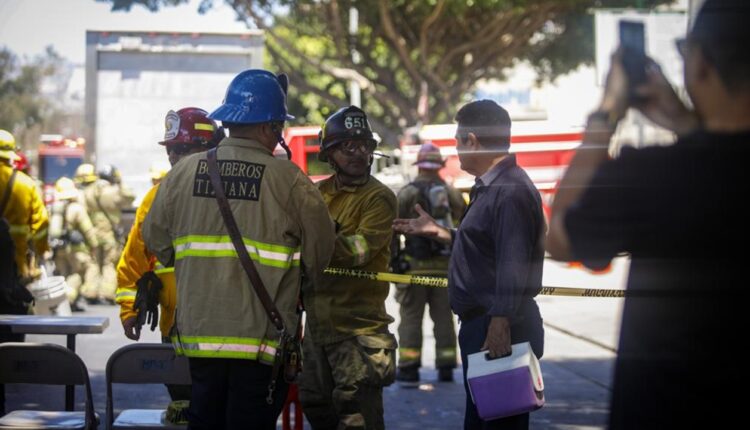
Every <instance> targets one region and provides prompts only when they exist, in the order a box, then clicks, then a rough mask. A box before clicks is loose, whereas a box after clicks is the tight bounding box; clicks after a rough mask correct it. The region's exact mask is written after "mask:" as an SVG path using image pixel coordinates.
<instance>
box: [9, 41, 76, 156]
mask: <svg viewBox="0 0 750 430" xmlns="http://www.w3.org/2000/svg"><path fill="white" fill-rule="evenodd" d="M61 62H62V59H61V58H60V56H59V55H58V54H57V53H56V52H55V51H54V50H52V49H51V48H47V52H46V54H45V55H44V56H40V57H37V58H35V59H33V60H32V61H27V62H24V61H19V59H18V58H17V57H16V56H15V54H13V52H11V51H10V50H9V49H7V48H4V47H0V128H3V129H6V130H9V131H11V132H12V133H14V134H15V135H16V140H17V141H19V142H22V141H24V140H25V139H24V137H25V136H26V135H27V134H28V133H34V132H35V133H36V134H38V130H39V129H40V128H41V127H42V126H43V124H45V123H46V122H48V121H50V120H52V119H53V118H58V117H59V112H58V111H57V110H56V109H55V108H54V107H53V104H52V103H51V101H50V100H47V99H46V98H45V97H44V96H43V95H42V94H41V86H42V83H43V81H44V79H45V78H48V77H50V76H53V75H54V74H55V73H57V71H58V70H59V68H60V65H61Z"/></svg>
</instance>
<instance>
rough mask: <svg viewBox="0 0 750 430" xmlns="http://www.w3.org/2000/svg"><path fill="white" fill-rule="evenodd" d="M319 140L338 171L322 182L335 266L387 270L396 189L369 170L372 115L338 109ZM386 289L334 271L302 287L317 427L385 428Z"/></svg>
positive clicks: (312, 417) (309, 390)
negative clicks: (333, 236) (332, 225)
mask: <svg viewBox="0 0 750 430" xmlns="http://www.w3.org/2000/svg"><path fill="white" fill-rule="evenodd" d="M319 140H320V153H319V157H320V159H321V161H324V162H326V161H327V162H328V163H329V164H330V166H331V168H332V169H333V170H334V172H335V174H334V175H333V176H331V177H330V178H328V179H325V180H323V181H321V182H319V183H318V189H319V190H320V192H321V194H322V195H323V199H324V200H325V202H326V204H327V205H328V211H329V212H330V214H331V217H332V218H333V220H334V222H335V224H336V247H335V248H334V253H333V257H331V267H340V268H350V269H361V270H368V271H373V272H383V271H387V269H388V262H389V258H390V242H391V237H392V233H391V223H392V221H393V219H394V218H395V216H396V206H397V204H396V196H395V195H394V194H393V192H392V191H391V190H390V189H388V187H386V186H385V185H383V184H382V183H380V181H378V180H377V179H375V178H373V177H372V176H370V166H371V165H372V162H373V151H374V150H375V147H376V146H377V142H376V140H375V139H374V136H373V133H372V130H371V128H370V124H369V122H368V121H367V115H366V114H365V112H364V111H362V110H361V109H359V108H357V107H355V106H349V107H346V108H342V109H340V110H338V111H337V112H335V113H334V114H333V115H331V116H330V117H329V118H328V119H327V120H326V122H325V124H324V125H323V129H322V131H321V133H320V135H319ZM388 288H389V286H388V284H387V283H386V282H378V281H373V280H369V279H350V278H343V277H335V276H324V277H323V278H322V279H321V282H320V283H317V284H313V285H312V286H306V287H305V290H304V293H303V301H304V304H305V309H306V311H307V324H306V327H305V341H304V343H303V347H304V350H303V352H304V354H303V356H304V357H305V359H304V361H303V371H302V379H301V381H300V399H301V401H302V406H303V407H302V409H303V410H304V412H305V416H306V417H307V419H308V420H309V421H310V423H311V424H312V426H313V428H339V429H344V428H368V429H382V428H384V422H383V387H384V386H387V385H390V384H391V383H392V382H393V380H394V377H395V357H394V354H395V350H396V347H397V344H396V338H395V337H394V336H393V334H391V333H390V332H389V331H388V324H390V323H391V322H393V318H391V316H390V315H388V314H387V313H386V311H385V299H386V297H387V296H388Z"/></svg>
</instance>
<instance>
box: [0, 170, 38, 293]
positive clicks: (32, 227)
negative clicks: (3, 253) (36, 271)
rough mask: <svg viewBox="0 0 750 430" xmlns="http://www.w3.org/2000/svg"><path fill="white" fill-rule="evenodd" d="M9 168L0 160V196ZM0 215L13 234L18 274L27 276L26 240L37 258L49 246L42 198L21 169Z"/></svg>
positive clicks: (28, 270)
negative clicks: (30, 244)
mask: <svg viewBox="0 0 750 430" xmlns="http://www.w3.org/2000/svg"><path fill="white" fill-rule="evenodd" d="M12 174H13V168H12V167H11V166H9V165H7V164H5V163H3V162H0V199H2V197H3V194H4V193H5V189H6V188H7V187H8V183H9V181H10V176H11V175H12ZM0 217H2V218H5V219H6V220H7V221H8V224H9V225H10V235H11V237H12V238H13V242H14V244H15V250H16V255H15V259H16V265H17V266H18V276H19V277H20V278H28V277H29V276H32V275H33V274H32V273H31V272H32V270H31V268H30V267H29V264H28V263H27V261H26V251H27V250H28V244H29V242H31V243H32V245H33V248H34V252H35V253H36V255H37V256H39V258H41V256H42V254H44V251H47V250H48V249H49V246H48V244H47V227H48V224H49V217H48V216H47V210H46V209H45V207H44V202H43V201H42V199H41V197H40V196H39V192H38V191H37V187H36V184H35V183H34V180H33V179H31V178H30V177H29V176H27V175H26V174H25V173H23V172H20V171H19V172H18V173H16V179H15V180H14V182H13V190H12V191H11V193H10V197H9V199H8V203H7V205H6V206H5V211H4V213H2V214H0Z"/></svg>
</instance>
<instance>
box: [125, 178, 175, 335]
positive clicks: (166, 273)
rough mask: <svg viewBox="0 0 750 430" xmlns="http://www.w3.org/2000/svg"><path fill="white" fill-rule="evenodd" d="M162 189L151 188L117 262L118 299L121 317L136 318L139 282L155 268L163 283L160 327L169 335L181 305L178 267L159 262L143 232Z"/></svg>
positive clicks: (136, 214) (137, 212)
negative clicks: (178, 305) (175, 313)
mask: <svg viewBox="0 0 750 430" xmlns="http://www.w3.org/2000/svg"><path fill="white" fill-rule="evenodd" d="M158 189H159V186H158V185H155V186H153V187H152V188H151V189H150V190H148V193H146V196H145V197H143V201H142V202H141V205H140V206H138V209H137V210H136V211H135V221H133V227H132V228H131V229H130V235H128V241H127V242H126V243H125V247H124V248H123V250H122V254H121V255H120V261H119V262H118V263H117V291H116V292H115V294H116V296H115V302H116V303H118V304H119V305H120V320H122V321H125V320H126V319H128V318H131V317H135V316H136V315H137V313H136V311H135V309H133V303H134V302H135V295H136V292H137V291H138V287H136V285H135V283H136V281H138V280H139V279H140V278H141V276H143V274H144V273H146V272H148V271H152V270H153V272H154V273H155V274H156V276H158V277H159V279H160V280H161V283H162V289H161V292H160V293H159V307H160V309H159V330H160V331H161V335H162V336H164V337H168V336H169V330H170V329H171V328H172V325H173V324H174V311H175V306H176V304H177V291H176V281H175V277H174V268H173V267H164V266H162V265H161V264H159V263H158V262H157V261H156V257H154V256H153V255H152V254H151V253H150V252H148V250H147V249H146V245H145V244H144V243H143V235H142V233H141V227H142V226H143V220H144V219H145V218H146V214H148V211H149V209H151V205H152V204H153V202H154V196H156V190H158Z"/></svg>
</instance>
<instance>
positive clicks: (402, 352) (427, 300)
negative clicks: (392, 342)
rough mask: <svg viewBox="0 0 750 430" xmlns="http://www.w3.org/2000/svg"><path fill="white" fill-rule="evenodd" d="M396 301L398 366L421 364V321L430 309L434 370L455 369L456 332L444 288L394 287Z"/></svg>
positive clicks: (417, 365)
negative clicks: (397, 306) (426, 308)
mask: <svg viewBox="0 0 750 430" xmlns="http://www.w3.org/2000/svg"><path fill="white" fill-rule="evenodd" d="M396 301H397V302H398V303H399V304H400V305H401V306H400V310H399V313H400V315H401V322H400V323H399V325H398V339H399V345H398V367H399V368H404V367H412V366H416V367H420V366H421V365H422V319H423V317H424V308H425V305H428V306H429V307H430V310H429V312H430V318H431V319H432V322H433V331H432V332H433V335H434V336H435V367H436V368H443V367H447V368H451V369H452V368H454V367H456V330H455V328H454V325H453V312H452V311H451V307H450V301H449V299H448V289H447V288H435V287H425V286H421V285H403V284H398V286H397V288H396Z"/></svg>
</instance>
